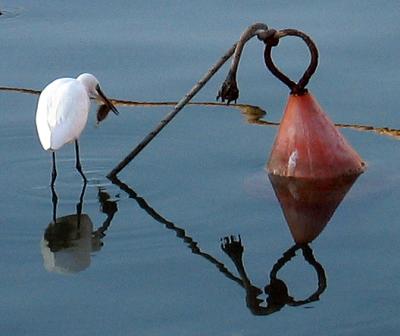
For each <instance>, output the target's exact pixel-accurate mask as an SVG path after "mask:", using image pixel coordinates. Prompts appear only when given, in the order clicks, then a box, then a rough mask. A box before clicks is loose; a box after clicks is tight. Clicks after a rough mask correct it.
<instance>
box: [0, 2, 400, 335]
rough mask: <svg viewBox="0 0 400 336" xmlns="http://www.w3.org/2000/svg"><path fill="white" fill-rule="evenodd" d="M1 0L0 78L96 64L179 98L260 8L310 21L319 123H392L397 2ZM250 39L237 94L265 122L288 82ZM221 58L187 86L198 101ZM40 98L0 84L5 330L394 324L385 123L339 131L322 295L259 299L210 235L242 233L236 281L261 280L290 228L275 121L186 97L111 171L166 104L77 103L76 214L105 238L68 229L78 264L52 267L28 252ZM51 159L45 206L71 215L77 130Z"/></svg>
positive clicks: (393, 207)
mask: <svg viewBox="0 0 400 336" xmlns="http://www.w3.org/2000/svg"><path fill="white" fill-rule="evenodd" d="M1 9H4V10H5V13H6V14H7V13H9V14H7V15H3V16H0V39H1V45H2V47H1V48H0V59H1V60H2V61H1V62H0V73H1V78H0V86H12V87H22V88H33V89H42V88H43V87H44V86H45V85H46V84H47V83H48V82H50V81H51V80H53V79H55V78H57V77H63V76H76V75H77V74H79V73H81V72H92V73H94V74H96V76H97V77H98V78H99V80H100V82H101V84H102V87H103V89H104V91H105V92H106V93H107V94H108V95H109V96H110V97H113V98H118V99H125V100H135V101H177V100H178V99H180V98H181V97H182V96H183V95H184V94H185V93H186V92H187V91H188V90H189V89H190V88H191V87H192V86H193V85H194V84H195V82H196V81H197V80H198V79H199V78H200V76H201V75H202V74H203V73H205V72H206V70H207V69H208V68H209V67H210V66H211V65H212V64H213V63H215V62H216V61H217V59H218V58H219V57H220V56H221V55H222V54H223V53H224V52H225V51H226V50H227V49H228V48H229V47H230V46H231V45H232V44H233V42H234V41H236V39H237V38H238V37H239V35H240V33H241V32H242V30H243V29H244V28H245V27H247V26H248V25H249V24H251V23H253V22H256V21H261V22H265V23H267V24H269V25H271V26H272V27H274V28H286V27H290V28H298V29H301V30H304V31H305V32H307V33H309V34H310V35H311V36H312V37H313V38H314V40H315V41H316V43H317V45H318V46H319V49H320V65H319V68H318V70H317V73H316V75H315V76H314V77H313V78H312V80H311V82H310V85H309V88H310V90H311V91H312V92H313V93H314V95H315V96H316V97H317V99H318V100H319V102H320V103H321V105H322V106H323V107H324V109H325V110H326V112H328V114H329V115H330V117H331V118H332V119H333V120H334V121H335V122H337V123H341V124H359V125H373V126H376V127H389V128H392V129H398V128H400V122H399V118H398V115H397V112H398V111H397V110H398V106H397V100H398V97H397V96H398V94H397V92H398V87H399V82H400V71H399V68H398V54H399V51H400V50H399V49H400V46H399V45H398V43H396V41H398V39H399V35H400V29H399V28H400V24H399V21H398V15H399V7H398V2H396V1H393V2H390V1H389V2H386V3H385V5H384V6H383V5H379V6H378V5H377V4H376V3H373V2H364V1H353V2H347V1H346V2H345V1H339V2H334V3H333V2H320V3H318V4H316V3H315V2H313V1H306V2H303V4H302V5H298V4H293V3H291V2H280V3H279V4H272V3H271V4H268V3H267V4H266V3H265V2H261V1H254V2H251V4H244V3H241V2H225V1H221V2H218V3H216V4H215V3H214V2H209V1H206V2H201V3H196V4H195V3H192V2H182V1H176V2H172V3H164V2H157V3H154V2H149V3H148V4H144V3H140V2H137V3H136V2H129V3H128V2H123V1H114V2H113V4H112V5H110V2H106V1H97V2H96V5H93V4H90V5H89V4H83V3H82V2H81V1H69V2H63V1H46V0H43V1H35V2H34V4H33V3H32V2H31V1H18V2H15V1H12V2H11V1H2V3H1V4H0V10H1ZM290 42H292V40H291V39H288V41H286V40H285V41H283V42H282V48H280V49H279V50H276V52H275V51H274V57H276V59H277V63H278V64H279V66H281V67H282V68H284V69H288V72H289V73H290V74H291V75H293V76H296V75H298V74H299V73H301V71H302V70H301V69H302V68H303V67H304V64H306V63H307V61H308V60H307V52H306V50H305V48H304V47H303V45H302V44H301V43H297V41H295V40H294V41H293V43H292V44H291V43H290ZM262 50H263V48H262V45H260V42H258V41H256V40H254V41H251V42H250V43H249V45H248V46H247V47H246V49H245V52H244V55H243V59H242V62H241V65H240V69H239V86H240V89H241V91H240V99H239V102H240V103H249V104H252V105H257V106H260V107H261V108H262V109H264V110H266V111H267V115H266V116H265V117H264V120H268V121H274V122H276V121H279V119H280V117H281V113H282V112H281V111H282V110H283V108H284V105H285V102H286V99H287V94H288V92H287V88H286V87H284V86H283V85H282V84H281V83H280V82H278V81H277V80H276V79H274V78H272V76H271V75H270V74H269V73H268V72H267V71H266V70H265V67H264V65H263V61H262ZM294 54H296V55H297V54H299V55H301V57H300V60H299V61H297V59H296V60H295V59H294ZM227 69H228V68H227V66H225V67H224V68H223V69H222V70H221V71H220V72H219V73H218V74H217V75H216V76H215V78H213V79H212V80H211V81H210V82H209V83H208V84H207V85H206V87H205V88H204V90H203V91H201V92H200V94H199V95H198V96H197V97H196V99H195V100H196V101H213V100H214V98H215V96H216V93H217V91H218V88H219V85H220V83H221V82H222V81H223V79H224V77H225V75H226V73H227ZM299 69H300V70H299ZM36 102H37V96H36V95H32V94H22V93H16V92H8V91H0V110H1V111H0V116H1V117H0V138H1V141H0V153H1V157H2V159H1V163H2V169H1V170H0V183H1V186H2V193H1V194H0V211H1V214H2V216H1V218H0V233H1V238H0V253H1V255H2V257H1V258H0V265H1V267H2V269H3V274H2V277H1V279H0V302H1V304H0V331H1V334H2V335H3V334H4V335H11V334H12V335H27V334H29V335H54V334H59V335H68V334H72V335H87V334H89V333H96V334H97V335H109V334H113V335H127V334H128V335H129V334H140V335H167V334H175V335H205V334H219V335H262V334H266V333H269V334H274V335H275V334H276V335H278V334H279V335H293V334H296V335H309V334H317V333H318V334H324V335H361V334H362V335H375V334H376V333H377V332H383V333H384V334H387V335H390V334H395V332H396V331H397V330H398V329H399V327H400V320H399V318H398V314H397V307H398V305H399V303H400V290H399V286H398V282H399V276H398V274H399V271H400V264H399V261H398V260H399V253H398V252H397V251H398V249H397V247H398V245H399V229H398V223H397V220H396V219H397V218H398V205H397V203H398V202H397V200H398V198H399V197H400V192H399V188H398V185H399V182H400V181H399V180H400V174H399V172H398V164H399V162H400V161H399V156H400V154H399V151H398V148H397V146H398V138H396V137H393V136H390V135H380V134H378V133H376V132H370V131H363V130H354V129H348V128H346V129H342V132H343V134H344V135H345V136H346V138H347V139H349V141H350V142H351V144H352V145H353V146H354V148H356V149H357V151H358V152H359V153H360V155H361V156H362V157H363V159H364V160H365V161H366V162H367V164H368V170H367V171H366V172H365V173H364V174H363V175H361V176H360V177H359V178H358V180H357V181H356V183H355V184H354V185H353V187H352V188H351V190H350V192H349V193H348V194H347V195H346V197H345V199H344V201H343V202H342V203H341V205H340V206H339V207H338V209H337V210H336V212H335V214H334V216H333V217H332V219H331V220H330V222H329V223H328V225H327V226H326V228H325V229H324V231H323V232H322V233H321V235H320V236H319V237H318V238H317V239H316V240H315V241H314V242H313V243H312V244H311V248H312V251H313V254H314V257H315V259H316V261H317V262H318V263H319V264H320V265H321V266H322V267H323V269H324V272H325V275H326V279H327V283H326V288H324V290H323V292H322V293H321V294H320V295H319V300H318V301H313V302H308V303H306V304H303V305H300V306H295V305H291V306H290V305H286V306H283V307H281V309H280V310H278V311H276V312H274V313H272V314H269V315H268V316H255V315H254V313H255V311H254V310H251V309H250V308H251V305H250V304H249V302H247V303H246V292H245V290H244V288H243V282H241V281H240V279H239V278H240V277H239V274H238V272H237V270H236V268H235V265H234V264H233V263H232V261H231V259H230V258H229V257H228V255H227V254H226V253H225V252H224V251H223V250H222V249H221V247H220V244H221V242H220V239H221V238H223V237H226V236H230V235H235V236H236V235H238V234H240V236H241V240H242V244H243V245H244V255H243V261H244V266H245V270H246V272H247V276H248V279H249V280H250V282H251V284H252V285H253V286H255V287H257V288H259V289H261V290H264V286H266V285H268V284H269V282H270V272H271V270H272V269H273V267H274V265H275V264H276V262H277V261H278V260H279V259H280V258H281V257H282V255H283V253H284V252H285V251H287V250H288V249H289V248H291V247H292V246H293V245H294V242H293V238H292V236H291V234H290V231H289V229H288V226H287V224H286V222H285V218H284V217H283V214H282V211H281V208H280V206H279V203H278V201H277V199H276V197H275V194H274V192H273V188H272V186H271V184H270V182H269V180H268V177H267V175H266V173H265V171H264V165H265V162H266V160H267V157H268V154H269V151H270V148H271V145H272V142H273V139H274V136H275V134H276V127H274V126H268V125H262V123H260V122H259V123H249V122H248V121H247V119H246V117H245V115H243V114H242V113H241V111H240V110H238V109H236V108H233V107H228V108H227V107H218V106H188V107H186V108H185V109H184V110H183V111H182V112H181V113H180V114H179V115H178V117H177V118H176V119H175V120H174V121H173V122H172V123H171V124H170V125H169V126H168V127H167V128H166V129H165V130H163V132H162V133H161V134H160V135H159V136H158V137H157V138H156V139H155V140H154V141H153V142H152V143H151V144H150V145H149V146H148V147H147V148H146V149H145V150H144V151H143V152H142V153H141V154H140V155H139V156H138V157H137V159H136V160H135V161H134V162H132V163H131V164H130V165H129V166H128V167H127V168H126V169H125V170H124V171H123V172H122V173H121V174H120V176H119V179H120V181H119V182H118V181H117V182H118V183H114V184H113V183H111V181H109V180H108V179H107V178H106V177H105V176H106V174H107V173H108V172H109V171H110V170H111V169H112V168H113V167H114V166H115V165H116V163H117V162H118V161H119V160H121V159H122V158H123V157H124V156H125V155H126V154H127V153H128V152H129V151H130V150H131V149H132V148H133V147H134V146H135V145H136V144H137V143H138V142H139V141H140V140H141V139H142V138H143V137H144V136H145V135H146V134H147V133H148V132H149V131H150V130H151V129H152V127H153V126H154V125H155V124H157V123H158V121H159V120H161V119H162V118H163V116H165V114H166V113H167V112H168V111H170V110H171V107H170V106H160V107H142V106H119V107H118V108H119V111H120V115H119V116H118V117H116V116H115V115H110V116H109V117H108V118H107V120H105V121H104V122H103V123H102V124H101V125H100V127H97V128H96V127H95V126H94V124H95V115H94V113H92V114H91V116H90V120H89V123H88V126H87V128H86V130H85V132H84V133H83V135H82V137H81V141H80V144H81V155H82V164H83V167H84V171H85V173H86V174H87V177H88V179H89V183H88V186H87V188H86V192H85V194H84V198H83V204H82V212H83V213H85V214H87V216H88V217H89V218H90V221H91V223H92V228H90V225H89V224H88V225H89V226H88V227H89V229H88V230H89V231H96V230H100V231H101V232H103V230H105V231H104V232H103V234H105V236H102V235H100V234H99V232H100V231H97V232H98V234H97V235H95V236H94V237H93V238H92V237H91V236H90V237H89V238H88V237H87V235H85V234H84V233H82V232H81V233H80V234H81V237H82V239H83V240H82V243H81V244H83V245H80V246H84V248H83V250H84V251H86V252H85V253H86V254H85V256H84V257H82V256H81V260H83V258H86V259H84V260H85V263H82V264H81V266H82V265H83V266H82V267H81V268H80V269H79V268H78V267H77V268H75V271H76V270H78V269H79V270H80V271H79V272H76V273H73V274H67V275H66V274H59V273H57V272H54V271H55V269H52V268H51V267H49V266H48V264H47V265H46V266H47V267H45V265H44V262H45V260H48V257H49V254H46V253H48V251H47V252H46V251H44V249H43V237H44V235H45V231H46V229H47V228H48V226H49V224H50V223H51V222H52V219H53V204H52V193H51V189H50V187H49V180H50V163H51V161H50V156H49V155H48V153H45V152H44V151H42V149H41V147H40V144H39V142H38V140H37V137H36V131H35V128H34V112H35V107H36ZM93 110H94V107H93ZM58 169H59V176H58V178H57V182H56V187H55V189H56V192H57V195H58V204H57V214H56V216H57V217H64V216H67V215H76V212H77V204H78V203H79V201H80V195H81V191H82V181H81V178H80V176H79V174H78V173H77V172H76V171H75V169H74V151H73V146H65V147H64V148H63V149H62V150H61V151H60V152H59V154H58ZM105 193H107V194H108V195H107V194H105ZM99 198H100V199H101V202H100V200H99ZM69 218H75V217H69ZM85 218H86V217H85ZM85 225H86V224H85ZM85 227H87V226H85ZM85 237H86V238H85ZM85 239H86V240H85ZM74 244H75V245H73V246H70V247H69V248H70V249H74V248H76V246H77V244H78V243H77V242H76V241H75V242H74ZM50 256H52V255H50ZM46 258H47V259H46ZM88 260H89V261H88ZM82 268H84V269H82ZM49 270H50V272H49ZM70 272H73V269H71V270H70ZM64 273H65V272H64ZM279 278H280V279H282V280H284V281H285V282H286V284H287V286H288V287H289V292H290V295H292V296H293V297H295V299H296V300H302V299H305V298H307V297H309V296H310V295H311V294H312V293H314V292H315V291H316V290H317V288H318V279H317V277H316V272H315V270H314V269H313V268H312V267H311V266H310V265H309V264H308V263H307V262H306V261H305V260H304V258H303V255H302V254H301V253H300V251H297V255H296V258H293V259H292V260H291V261H290V262H288V263H287V264H285V266H284V267H283V268H282V269H281V270H280V271H279ZM259 298H262V299H266V298H267V295H266V294H265V293H264V294H262V295H260V296H259ZM262 306H264V307H265V303H264V304H263V305H262ZM264 312H265V311H264ZM204 321H207V323H205V322H204Z"/></svg>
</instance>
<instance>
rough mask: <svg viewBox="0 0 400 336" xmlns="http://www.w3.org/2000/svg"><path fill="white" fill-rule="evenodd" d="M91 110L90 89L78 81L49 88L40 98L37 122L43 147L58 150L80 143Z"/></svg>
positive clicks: (58, 83) (55, 83)
mask: <svg viewBox="0 0 400 336" xmlns="http://www.w3.org/2000/svg"><path fill="white" fill-rule="evenodd" d="M89 108H90V100H89V97H88V95H87V93H86V89H85V88H84V87H83V85H82V84H81V83H79V82H78V81H76V80H75V79H71V78H63V79H58V80H56V81H54V82H52V83H51V84H49V85H48V86H47V87H46V88H45V89H44V90H43V92H42V94H41V96H40V98H39V103H38V112H37V118H36V120H37V127H38V133H39V138H40V139H41V142H42V145H43V147H44V148H45V149H52V150H57V149H59V148H60V147H61V146H62V145H64V144H65V143H68V142H71V141H73V140H75V139H77V138H78V137H79V135H80V134H81V132H82V131H83V129H84V127H85V125H86V122H87V116H88V112H89ZM40 130H43V137H41V136H40V133H41V132H40ZM42 138H43V140H44V141H42Z"/></svg>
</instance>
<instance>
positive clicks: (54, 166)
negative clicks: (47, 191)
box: [51, 152, 57, 189]
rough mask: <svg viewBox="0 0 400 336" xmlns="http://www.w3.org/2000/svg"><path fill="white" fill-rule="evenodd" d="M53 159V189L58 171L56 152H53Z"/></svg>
mask: <svg viewBox="0 0 400 336" xmlns="http://www.w3.org/2000/svg"><path fill="white" fill-rule="evenodd" d="M52 157H53V170H52V172H51V188H52V189H53V188H54V182H56V177H57V169H56V152H52Z"/></svg>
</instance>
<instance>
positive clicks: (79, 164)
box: [75, 140, 87, 184]
mask: <svg viewBox="0 0 400 336" xmlns="http://www.w3.org/2000/svg"><path fill="white" fill-rule="evenodd" d="M75 154H76V166H75V167H76V169H77V170H78V172H79V174H81V176H82V178H83V181H84V183H85V184H86V182H87V179H86V176H85V174H83V171H82V166H81V161H80V159H79V144H78V140H75Z"/></svg>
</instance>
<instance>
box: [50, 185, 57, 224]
mask: <svg viewBox="0 0 400 336" xmlns="http://www.w3.org/2000/svg"><path fill="white" fill-rule="evenodd" d="M51 195H52V198H51V201H52V202H53V222H54V224H55V223H56V221H57V203H58V196H57V194H56V190H55V189H54V184H52V185H51Z"/></svg>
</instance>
